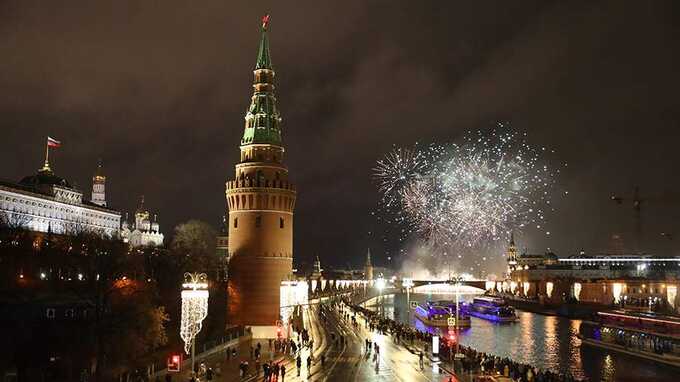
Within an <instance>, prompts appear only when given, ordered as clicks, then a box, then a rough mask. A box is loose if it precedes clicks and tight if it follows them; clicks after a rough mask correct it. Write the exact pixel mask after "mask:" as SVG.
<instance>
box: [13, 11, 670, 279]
mask: <svg viewBox="0 0 680 382" xmlns="http://www.w3.org/2000/svg"><path fill="white" fill-rule="evenodd" d="M182 6H184V8H180V7H182ZM52 7H53V8H52ZM447 7H449V8H447ZM676 8H677V5H675V4H673V3H671V2H667V3H661V2H658V3H657V2H655V3H653V4H644V5H643V6H639V3H637V4H633V3H630V4H628V5H625V4H622V3H618V2H598V3H597V4H592V3H591V2H582V3H568V4H565V3H557V2H551V3H549V4H548V3H545V2H525V3H522V4H506V3H504V2H498V3H493V4H489V5H487V6H486V7H484V6H479V5H476V6H472V5H469V4H455V5H454V4H452V5H449V4H446V5H442V8H440V9H425V8H420V7H418V5H417V4H410V3H406V2H404V3H403V4H399V5H393V4H392V3H387V2H373V3H371V4H365V5H352V6H350V7H340V6H328V7H326V8H318V4H316V3H314V2H309V3H306V4H305V5H300V6H298V7H297V8H296V9H290V8H286V7H285V6H283V5H278V4H271V5H270V4H267V6H262V7H252V8H250V7H248V8H239V7H235V6H233V5H229V4H222V3H219V2H210V3H206V4H204V5H203V7H202V8H200V9H199V8H191V7H190V6H189V5H181V3H179V2H177V4H173V5H171V4H170V2H166V3H164V6H163V7H162V8H160V7H153V6H151V5H136V6H132V5H128V4H122V3H120V2H115V3H112V5H111V6H110V7H104V6H101V5H99V6H94V5H89V6H76V5H75V4H74V5H73V6H71V7H64V6H57V5H56V4H55V5H52V4H47V5H46V6H45V5H44V4H43V5H41V7H39V8H38V7H30V6H28V5H27V3H12V4H5V5H3V6H1V7H0V18H1V19H2V25H3V27H2V32H0V50H2V51H5V52H11V54H8V55H5V58H4V59H3V60H1V61H0V73H1V74H0V87H2V88H3V92H2V93H1V94H0V115H2V118H0V130H1V131H2V135H3V139H2V150H0V163H2V166H0V178H2V179H7V180H13V181H18V180H19V179H20V178H21V177H23V176H25V175H29V174H33V173H35V171H36V170H37V169H38V168H40V166H41V164H42V161H43V159H44V158H43V155H44V154H43V153H44V140H45V137H46V136H48V135H49V136H52V137H54V138H57V139H59V140H61V141H62V143H63V146H62V148H60V149H58V151H56V152H54V154H53V155H51V158H50V159H51V163H52V167H53V169H54V171H55V173H56V174H58V175H60V176H63V177H65V178H67V179H69V180H71V181H72V182H74V183H76V184H77V185H78V186H79V188H80V189H81V190H83V191H85V192H86V193H87V194H89V184H90V178H91V176H92V174H93V173H94V171H95V168H96V165H97V160H98V158H102V159H103V162H104V171H105V174H106V176H107V180H108V183H107V197H108V199H109V201H110V205H111V206H112V207H113V208H116V209H119V210H121V211H128V212H132V211H134V209H135V208H136V206H137V203H138V200H139V197H140V195H145V196H146V203H147V205H149V207H151V208H152V209H153V210H154V211H158V214H159V219H160V220H161V224H162V226H163V227H165V228H164V233H166V235H171V234H172V232H171V227H174V226H175V225H176V224H178V223H180V222H183V221H186V220H188V219H192V218H198V219H201V220H205V221H207V222H210V223H211V224H213V225H215V226H216V225H217V223H218V222H220V221H221V217H222V215H223V214H224V213H225V209H226V207H225V201H224V185H225V181H226V180H227V179H229V178H230V177H231V176H232V173H233V167H232V166H233V163H234V162H235V161H236V160H237V158H238V145H239V141H240V137H241V135H242V133H243V116H244V114H245V111H246V109H247V106H248V103H249V96H250V92H251V88H250V82H251V76H252V70H253V67H254V64H255V57H256V47H257V41H258V37H259V36H258V30H257V26H256V24H255V23H253V20H257V19H258V18H259V16H261V15H262V14H263V13H265V12H269V13H271V14H272V24H271V25H272V28H271V37H270V39H271V48H270V49H271V54H272V61H273V65H274V68H275V69H276V72H277V77H276V79H277V84H276V85H277V97H278V103H279V107H280V109H281V114H282V117H283V124H282V131H283V141H284V145H285V146H286V149H287V152H286V162H287V165H288V167H289V169H290V170H291V174H292V181H293V182H294V183H295V184H297V187H298V193H299V196H298V202H297V206H296V221H295V235H294V240H295V244H294V251H295V252H294V254H295V263H296V264H300V263H301V262H308V263H309V262H311V259H313V257H314V256H315V255H316V254H319V255H320V257H321V259H322V262H325V263H330V264H333V265H338V266H342V265H345V263H352V264H353V265H359V264H361V263H362V262H363V260H364V256H365V251H366V247H367V246H369V245H370V247H371V249H372V254H373V256H374V259H376V260H377V262H378V263H380V262H384V259H385V257H386V254H385V250H384V248H382V247H383V245H382V244H381V242H380V239H379V238H377V237H374V239H372V240H369V239H368V238H367V232H368V231H370V230H373V229H374V228H375V222H374V218H373V217H372V216H371V215H370V211H371V210H373V209H374V208H375V205H376V201H377V199H378V195H377V191H376V187H375V184H374V182H373V181H372V180H371V169H372V168H373V167H374V165H375V161H376V160H377V159H379V158H381V157H382V156H383V154H384V153H386V152H388V151H389V150H390V149H391V148H392V146H393V145H401V146H408V145H412V144H414V143H415V142H423V143H428V142H433V141H438V142H451V141H456V140H457V139H459V138H460V137H461V135H462V134H463V133H464V132H465V131H466V130H470V129H479V128H486V127H489V126H490V125H493V124H494V123H495V122H496V121H498V120H505V121H510V123H511V124H512V125H513V126H514V127H515V128H516V129H517V130H520V131H526V132H527V133H528V134H529V137H528V138H529V140H530V141H531V142H533V143H534V144H536V145H544V146H546V147H548V148H551V149H554V150H556V152H557V153H558V155H559V159H560V160H561V161H564V162H566V163H568V168H567V169H566V171H564V172H563V174H562V176H561V178H560V179H558V187H557V191H559V190H566V191H568V192H569V195H568V197H567V198H565V199H563V200H561V201H560V202H559V203H558V204H557V206H556V209H557V212H556V213H555V214H553V216H552V217H551V220H550V221H549V224H548V226H549V230H550V231H551V235H550V236H546V235H545V234H544V230H541V231H540V232H538V231H531V230H530V231H528V232H527V233H526V234H524V235H519V240H518V241H519V243H518V244H519V245H520V247H529V249H530V251H532V252H542V251H543V250H545V248H547V247H550V248H551V249H552V250H554V251H556V252H557V253H560V254H572V253H573V252H576V251H578V250H579V249H581V248H584V249H586V250H588V251H603V250H606V249H607V248H608V247H609V246H610V243H609V238H610V237H611V235H612V234H614V233H621V234H622V236H623V237H624V242H625V243H626V244H629V243H631V240H632V238H631V237H630V235H631V234H632V231H633V209H632V206H630V207H627V206H626V205H625V202H624V204H623V205H616V203H613V202H612V201H610V200H609V198H610V196H611V194H612V193H616V194H617V195H620V196H622V197H624V198H631V197H632V194H633V187H634V186H636V185H637V186H640V192H641V196H642V198H643V199H646V201H645V202H644V204H643V224H644V226H643V230H644V232H645V234H646V237H645V238H646V243H645V247H646V248H647V249H648V251H653V252H657V253H660V254H668V255H674V254H676V251H675V247H674V246H672V243H673V241H668V240H667V239H665V238H664V237H662V236H661V235H660V233H661V232H670V233H671V234H673V233H675V234H676V236H677V235H680V233H679V232H674V228H677V223H676V221H677V218H678V215H679V214H680V207H679V206H678V200H679V199H680V193H679V192H678V187H679V186H680V184H678V183H680V181H679V180H678V178H677V176H674V175H675V172H674V170H675V168H674V167H675V166H674V164H675V162H676V160H674V159H673V158H675V157H676V156H677V155H675V153H674V149H675V141H676V140H677V138H678V135H679V134H678V132H677V127H678V121H680V112H679V110H680V109H679V108H678V106H679V105H678V103H679V101H678V97H677V96H676V94H675V89H676V88H677V85H678V84H679V82H680V81H679V80H680V75H678V73H677V71H676V70H674V68H676V67H677V66H678V64H679V62H678V61H679V60H680V59H679V57H680V56H679V55H678V54H677V53H678V48H677V44H674V42H675V41H676V40H677V37H678V28H677V26H676V25H677V23H674V21H677V9H676ZM300 10H303V11H300ZM673 11H676V12H675V14H674V12H673ZM182 202H184V203H182ZM327 221H332V222H333V224H334V226H332V227H329V226H327V225H325V224H322V223H325V222H327ZM376 236H377V235H376ZM626 238H629V239H631V240H626ZM328 243H332V245H329V244H328ZM522 243H525V244H522ZM388 246H391V245H388ZM392 249H394V248H392ZM671 250H673V251H672V252H671Z"/></svg>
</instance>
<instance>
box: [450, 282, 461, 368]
mask: <svg viewBox="0 0 680 382" xmlns="http://www.w3.org/2000/svg"><path fill="white" fill-rule="evenodd" d="M451 281H453V282H454V284H453V285H454V286H455V287H456V355H455V357H454V358H455V359H460V358H462V357H461V354H460V353H459V352H458V351H459V349H460V348H459V343H460V336H459V335H458V329H459V327H458V319H459V317H460V314H459V312H460V305H459V304H460V292H459V289H458V288H459V287H460V282H461V281H463V278H462V277H461V276H454V277H452V278H451Z"/></svg>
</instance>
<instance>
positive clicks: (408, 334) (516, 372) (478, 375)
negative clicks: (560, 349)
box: [344, 299, 579, 382]
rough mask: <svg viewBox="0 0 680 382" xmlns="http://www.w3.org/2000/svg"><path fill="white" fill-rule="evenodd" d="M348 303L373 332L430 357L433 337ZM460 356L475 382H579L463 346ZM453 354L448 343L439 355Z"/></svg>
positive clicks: (460, 349) (442, 346)
mask: <svg viewBox="0 0 680 382" xmlns="http://www.w3.org/2000/svg"><path fill="white" fill-rule="evenodd" d="M344 303H345V304H346V305H347V306H349V307H350V309H352V310H353V311H355V312H357V313H360V314H362V315H363V316H364V317H365V318H366V327H367V328H368V329H370V330H372V331H374V330H375V331H378V332H379V333H381V334H383V335H391V336H392V338H393V340H394V341H395V342H397V343H402V344H409V345H412V346H414V345H421V346H422V348H423V351H424V352H426V353H427V351H428V344H431V343H432V334H430V333H427V332H422V331H419V330H416V329H415V328H413V327H411V326H409V325H406V324H402V323H400V322H397V321H395V320H392V319H389V318H384V317H380V316H379V314H378V313H377V312H375V311H372V310H369V309H366V308H364V307H361V306H358V305H354V304H352V303H351V302H350V301H349V300H348V299H345V300H344ZM458 349H459V350H458V351H459V353H461V354H463V357H462V358H461V359H460V364H459V366H460V368H461V369H462V371H463V373H466V374H468V375H472V374H474V375H475V379H477V380H480V381H481V380H484V379H485V378H486V376H489V375H503V376H505V377H508V378H510V379H512V380H513V381H521V382H575V381H579V380H578V379H576V378H574V377H573V376H572V375H571V374H569V373H566V374H564V373H555V372H552V371H549V370H541V369H539V368H537V367H534V366H531V365H527V364H523V363H520V362H515V361H513V360H511V359H508V358H501V357H498V356H496V355H493V354H487V353H484V352H479V351H477V350H475V349H472V348H470V347H466V346H462V345H460V346H459V347H458ZM423 351H419V352H418V356H419V363H420V367H421V368H423V358H422V357H423ZM449 351H453V349H452V348H451V347H449V346H448V344H446V343H445V342H444V341H442V342H440V349H439V353H440V354H441V355H443V356H444V357H443V358H447V357H446V355H448V352H449Z"/></svg>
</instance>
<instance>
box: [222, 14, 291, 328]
mask: <svg viewBox="0 0 680 382" xmlns="http://www.w3.org/2000/svg"><path fill="white" fill-rule="evenodd" d="M266 20H268V19H266ZM266 20H263V24H262V34H261V39H260V47H259V51H258V55H257V61H256V64H255V70H254V72H253V74H254V81H253V95H252V97H251V103H250V107H249V108H248V111H247V112H246V115H245V129H244V132H243V137H242V139H241V142H240V146H239V148H240V151H241V158H240V161H239V162H238V163H237V164H236V169H235V176H234V178H233V179H232V180H229V181H227V182H226V200H227V206H228V208H229V284H228V296H229V297H228V298H229V302H228V309H227V311H228V320H229V322H230V323H231V324H240V325H251V326H252V328H253V336H255V337H261V336H267V337H274V336H275V332H274V325H276V322H277V320H279V317H280V309H279V307H280V302H281V299H280V294H281V292H280V287H281V282H282V281H284V280H288V279H290V278H292V268H293V211H294V209H295V199H296V191H295V187H294V186H293V184H291V182H289V180H288V168H287V167H286V165H285V164H284V163H283V156H284V147H283V143H282V140H281V115H280V114H279V110H278V107H277V105H276V96H275V95H274V76H275V73H274V69H273V67H272V62H271V58H270V55H269V40H268V37H267V23H266Z"/></svg>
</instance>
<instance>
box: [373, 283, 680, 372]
mask: <svg viewBox="0 0 680 382" xmlns="http://www.w3.org/2000/svg"><path fill="white" fill-rule="evenodd" d="M434 298H435V299H437V300H441V299H451V300H453V299H454V296H435V297H434ZM428 299H429V300H431V299H432V297H431V296H430V297H428V296H426V295H414V294H411V300H412V301H418V302H424V301H425V300H428ZM469 299H470V298H467V299H466V300H469ZM383 306H384V314H385V316H386V317H390V318H395V317H396V319H397V320H399V321H401V322H408V323H410V324H411V325H413V326H415V327H416V328H417V329H418V330H421V331H427V332H430V333H433V334H441V330H440V329H437V328H432V327H428V326H427V325H425V324H423V323H422V322H421V321H420V320H418V319H417V318H415V317H414V315H413V314H410V312H409V309H407V307H408V303H407V301H406V296H405V295H396V296H394V298H386V299H384V300H383ZM376 310H377V309H376ZM517 315H518V317H519V321H518V322H516V323H505V324H498V323H493V322H490V321H486V320H482V319H479V318H476V317H472V328H470V329H466V330H462V331H461V333H460V336H459V337H460V339H461V343H462V344H464V345H467V346H471V347H474V348H475V349H477V350H480V351H483V352H487V353H492V354H496V355H498V356H501V357H509V358H511V359H513V360H515V361H519V362H524V363H528V364H532V365H536V366H538V367H540V368H543V369H550V370H553V371H560V372H571V373H572V375H574V376H575V377H578V378H588V379H589V380H591V381H636V382H640V381H659V382H666V381H668V382H671V381H678V380H679V379H678V375H679V374H678V373H680V370H679V369H675V368H672V367H669V366H663V365H659V364H656V363H653V362H651V361H646V360H642V359H639V358H636V357H631V356H627V355H623V354H619V353H614V352H611V353H610V352H607V351H604V350H601V349H598V348H594V347H591V346H583V347H581V341H580V340H579V339H578V337H576V334H577V333H578V328H579V325H580V323H581V321H580V320H570V319H567V318H563V317H555V316H544V315H539V314H534V313H529V312H524V311H518V312H517ZM444 330H446V328H444Z"/></svg>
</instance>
